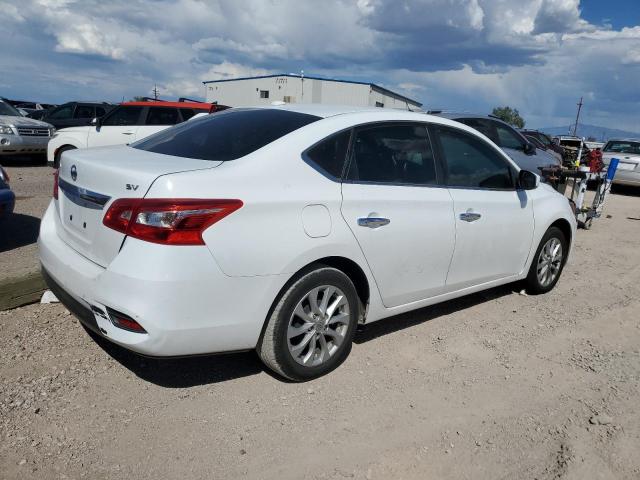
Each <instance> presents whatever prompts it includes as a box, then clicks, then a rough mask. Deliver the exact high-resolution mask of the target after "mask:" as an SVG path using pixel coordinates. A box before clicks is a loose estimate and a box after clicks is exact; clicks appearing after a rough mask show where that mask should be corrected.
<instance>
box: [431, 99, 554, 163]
mask: <svg viewBox="0 0 640 480" xmlns="http://www.w3.org/2000/svg"><path fill="white" fill-rule="evenodd" d="M429 113H431V114H434V115H438V116H440V117H445V118H448V119H450V120H455V121H456V122H460V123H464V124H465V125H467V126H469V127H471V128H474V129H475V130H477V131H479V132H480V133H482V134H484V135H485V136H486V137H488V138H489V139H490V140H492V141H493V143H495V144H496V145H498V146H499V147H500V148H502V150H504V152H505V153H506V154H507V155H509V156H510V157H511V158H512V159H513V161H514V162H516V163H517V164H518V166H519V167H520V168H521V169H523V170H528V171H530V172H534V173H537V174H540V173H541V172H540V169H541V168H548V167H556V166H557V167H559V166H562V160H559V159H558V158H556V157H555V156H553V155H551V154H550V153H548V152H546V151H544V150H542V149H539V148H536V147H535V145H533V144H532V143H531V142H529V141H528V140H527V139H526V138H525V137H524V135H522V134H521V133H520V132H518V131H517V130H516V129H515V128H513V127H512V126H511V125H509V124H508V123H505V122H503V121H502V120H500V119H499V118H497V117H494V116H492V115H479V114H471V113H453V112H442V111H431V112H429Z"/></svg>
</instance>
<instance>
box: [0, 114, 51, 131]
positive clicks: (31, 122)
mask: <svg viewBox="0 0 640 480" xmlns="http://www.w3.org/2000/svg"><path fill="white" fill-rule="evenodd" d="M0 125H12V126H14V127H41V128H53V126H52V125H49V124H48V123H47V122H43V121H40V120H36V119H34V118H29V117H14V116H11V115H0Z"/></svg>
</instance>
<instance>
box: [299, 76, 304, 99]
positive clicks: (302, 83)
mask: <svg viewBox="0 0 640 480" xmlns="http://www.w3.org/2000/svg"><path fill="white" fill-rule="evenodd" d="M300 83H301V85H302V91H301V92H300V101H301V102H304V70H300Z"/></svg>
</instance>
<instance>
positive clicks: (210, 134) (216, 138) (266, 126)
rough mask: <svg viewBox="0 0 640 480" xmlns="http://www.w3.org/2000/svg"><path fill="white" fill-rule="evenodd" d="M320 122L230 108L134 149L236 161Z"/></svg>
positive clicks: (285, 113) (282, 112)
mask: <svg viewBox="0 0 640 480" xmlns="http://www.w3.org/2000/svg"><path fill="white" fill-rule="evenodd" d="M317 120H320V117H316V116H315V115H307V114H304V113H297V112H289V111H286V110H275V109H244V110H239V109H238V110H236V109H230V110H227V111H224V112H221V113H217V114H215V115H209V116H207V117H202V118H198V119H196V120H192V121H191V122H184V123H181V124H180V125H177V126H175V127H173V128H169V129H167V130H163V131H162V132H159V133H157V134H155V135H152V136H150V137H147V138H145V139H143V140H141V141H139V142H136V143H134V144H132V145H131V146H132V147H134V148H138V149H140V150H146V151H149V152H155V153H162V154H165V155H174V156H177V157H186V158H197V159H200V160H222V161H225V160H235V159H236V158H240V157H244V156H245V155H248V154H250V153H252V152H254V151H256V150H258V149H259V148H262V147H264V146H265V145H267V144H269V143H271V142H273V141H275V140H277V139H279V138H280V137H283V136H285V135H287V134H288V133H291V132H293V131H294V130H297V129H298V128H301V127H304V126H305V125H308V124H309V123H312V122H315V121H317Z"/></svg>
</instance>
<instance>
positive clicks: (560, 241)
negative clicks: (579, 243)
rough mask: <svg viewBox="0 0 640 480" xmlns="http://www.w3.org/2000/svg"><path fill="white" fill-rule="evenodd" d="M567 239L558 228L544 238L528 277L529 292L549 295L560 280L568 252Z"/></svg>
mask: <svg viewBox="0 0 640 480" xmlns="http://www.w3.org/2000/svg"><path fill="white" fill-rule="evenodd" d="M567 249H568V245H567V239H566V238H565V236H564V233H562V230H560V229H559V228H557V227H551V228H549V230H547V232H546V233H545V234H544V236H543V237H542V240H541V241H540V245H539V246H538V250H536V254H535V256H534V258H533V262H532V263H531V268H530V269H529V274H528V275H527V280H526V283H527V287H528V288H527V290H528V291H529V292H531V293H534V294H537V293H547V292H548V291H550V290H551V289H553V287H555V285H556V283H558V280H559V279H560V274H561V273H562V269H563V268H564V263H565V259H566V255H567V252H568V250H567Z"/></svg>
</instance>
